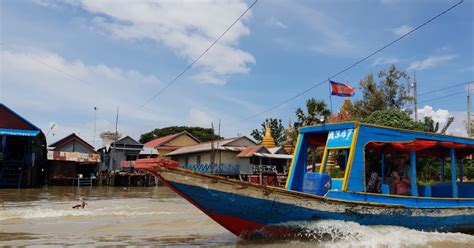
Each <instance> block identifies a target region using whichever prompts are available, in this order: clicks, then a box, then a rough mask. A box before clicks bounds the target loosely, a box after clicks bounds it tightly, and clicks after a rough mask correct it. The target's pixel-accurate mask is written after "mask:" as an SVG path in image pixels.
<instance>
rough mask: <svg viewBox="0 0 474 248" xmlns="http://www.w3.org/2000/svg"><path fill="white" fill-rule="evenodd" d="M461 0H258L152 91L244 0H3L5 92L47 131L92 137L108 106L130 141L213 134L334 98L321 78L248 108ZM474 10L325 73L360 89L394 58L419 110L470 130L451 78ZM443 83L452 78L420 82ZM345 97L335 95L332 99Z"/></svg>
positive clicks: (468, 70)
mask: <svg viewBox="0 0 474 248" xmlns="http://www.w3.org/2000/svg"><path fill="white" fill-rule="evenodd" d="M457 2H458V1H457V0H454V1H452V0H446V1H441V0H434V1H428V0H417V1H409V0H380V1H376V0H373V1H362V0H354V1H342V0H336V1H329V0H328V1H309V0H307V1H303V0H296V1H279V0H271V1H270V0H260V1H258V2H257V3H256V4H255V5H254V7H253V8H252V9H251V10H250V11H249V12H248V13H247V14H246V15H244V16H243V18H242V19H241V20H240V21H238V22H237V23H236V24H235V25H234V26H233V27H232V28H231V29H230V30H229V31H228V32H227V33H226V34H225V35H224V36H223V37H222V39H220V40H219V41H218V42H217V43H216V44H215V46H213V47H212V48H211V49H210V50H209V51H208V52H207V53H206V54H205V55H204V56H203V57H202V58H201V59H200V60H199V61H198V62H197V63H196V64H194V66H193V67H192V68H191V69H190V70H188V71H187V72H186V73H184V74H183V75H182V76H181V77H180V78H179V79H178V80H176V81H175V82H174V83H173V84H172V85H171V86H170V87H169V88H167V89H166V90H165V91H163V92H162V93H161V94H159V95H157V97H156V98H154V99H153V100H152V101H149V100H150V99H151V98H152V97H153V96H155V95H156V94H157V93H158V92H160V91H161V90H162V89H163V88H164V87H166V85H168V83H169V82H170V81H171V80H173V79H174V78H175V77H176V76H177V75H178V74H180V73H181V72H182V71H183V70H184V69H185V68H186V67H187V66H189V65H190V63H191V62H192V61H193V60H194V59H196V58H197V57H198V56H199V55H200V54H201V53H202V52H203V51H204V50H206V48H207V47H209V45H210V44H211V43H212V42H213V41H215V40H216V38H217V37H219V35H221V34H222V33H223V32H224V30H226V29H227V28H228V27H229V26H230V25H231V24H232V23H233V22H234V21H235V20H236V19H237V18H238V17H239V16H240V15H241V14H242V13H243V12H244V11H245V10H246V9H247V8H248V6H250V5H251V4H252V3H253V1H247V0H229V1H220V0H219V1H204V0H199V1H191V0H189V1H141V0H137V1H125V0H104V1H96V0H64V1H52V0H30V1H26V0H19V1H0V6H1V10H0V11H1V17H0V18H1V24H0V28H1V39H0V40H1V44H0V47H1V69H0V79H1V80H0V81H1V82H0V101H1V102H3V103H5V104H6V105H7V106H9V107H10V108H12V109H14V110H15V111H17V112H18V113H19V114H21V115H23V116H24V117H26V118H27V119H28V120H30V121H31V122H32V123H34V124H36V125H37V126H38V127H40V128H41V129H42V130H43V132H44V133H45V134H47V139H48V142H49V143H51V142H54V141H56V140H58V139H60V138H63V137H64V136H66V135H68V134H70V133H72V132H74V133H76V134H78V135H79V136H81V137H82V138H84V139H85V140H87V141H89V142H91V143H92V142H94V145H95V146H96V147H98V146H100V144H101V143H100V141H99V140H100V138H99V134H100V133H101V132H103V131H107V130H109V131H113V130H115V119H116V113H117V109H118V113H119V115H118V116H119V118H118V131H119V133H121V134H122V135H123V136H125V135H130V136H131V137H133V138H135V139H138V138H139V136H140V134H141V133H145V132H149V131H151V130H153V129H155V128H161V127H166V126H172V125H192V126H200V127H210V126H211V122H213V123H214V126H215V127H217V125H218V124H217V123H218V122H219V120H221V135H222V136H225V137H232V136H236V135H249V134H250V132H251V130H252V129H254V128H259V127H260V123H262V122H263V120H265V118H280V119H282V120H283V123H284V124H285V125H286V124H287V123H288V122H289V120H290V119H291V120H292V121H295V120H296V117H295V114H294V112H295V109H296V108H298V107H303V106H304V104H305V101H306V99H308V98H311V97H314V98H316V99H321V100H325V101H326V102H327V103H328V104H329V86H328V84H327V83H324V84H322V85H321V86H319V87H316V88H314V89H313V90H311V91H309V92H307V93H305V94H303V95H301V96H299V97H296V98H295V99H293V100H291V101H289V102H287V103H285V104H282V105H281V106H279V107H277V108H274V109H273V110H271V111H268V112H266V113H264V114H260V115H257V114H258V113H261V112H262V111H265V110H267V109H269V108H272V107H273V106H275V105H278V104H280V103H281V102H283V101H285V100H286V99H288V98H291V97H293V96H295V95H296V94H298V93H300V92H301V91H303V90H305V89H307V88H310V87H312V86H314V85H316V84H318V83H319V82H322V81H324V80H326V79H328V78H329V77H330V76H331V75H334V74H335V73H337V72H338V71H340V70H341V69H344V68H345V67H347V66H349V65H351V64H353V63H354V62H356V61H357V60H359V59H361V58H363V57H365V56H367V55H369V54H370V53H372V52H373V51H375V50H377V49H379V48H380V47H382V46H384V45H385V44H387V43H389V42H391V41H393V40H394V39H396V38H397V37H400V36H401V35H403V34H405V33H407V32H409V31H410V30H411V29H413V28H414V27H416V26H418V25H420V24H421V23H423V22H425V21H426V20H428V19H430V18H432V17H433V16H436V15H437V14H439V13H441V12H442V11H444V10H446V9H447V8H449V7H450V6H452V5H454V4H455V3H457ZM473 16H474V1H471V0H468V1H464V2H463V3H462V4H460V5H459V6H457V7H456V8H454V9H453V10H451V11H449V12H447V13H446V14H444V15H442V16H441V17H439V18H438V19H436V20H434V21H433V22H431V23H430V24H428V25H426V26H424V27H423V28H421V29H419V30H417V31H416V32H415V33H413V34H411V35H409V36H407V37H406V38H404V39H402V40H401V41H399V42H397V43H395V44H394V45H392V46H390V47H388V48H387V49H385V50H383V51H382V52H380V53H378V54H376V55H375V56H373V57H371V58H369V59H368V60H366V61H364V62H363V63H361V64H359V65H357V66H356V67H354V68H352V69H351V70H348V71H347V72H345V73H343V74H341V75H339V76H337V77H334V78H331V80H334V81H338V82H343V83H348V84H349V85H351V86H354V87H356V94H355V96H354V98H353V100H357V99H360V98H361V93H360V91H358V89H357V86H358V83H359V81H360V80H361V79H363V78H364V77H365V76H367V75H368V74H370V73H373V74H375V75H377V74H378V72H379V71H380V70H383V69H387V68H388V67H389V65H390V64H395V65H396V66H397V68H399V69H401V70H405V71H406V72H407V73H409V74H410V75H411V76H412V77H413V71H414V70H416V81H417V85H418V93H419V98H418V102H419V105H418V106H419V107H418V113H419V116H420V118H423V117H424V116H432V117H433V119H434V120H435V121H440V122H444V121H445V120H446V118H447V117H448V116H454V117H455V122H454V123H453V125H452V126H451V128H450V129H449V130H448V133H450V134H453V135H459V136H465V135H466V131H465V129H464V123H465V120H466V111H467V103H466V85H459V84H461V83H467V82H469V81H472V80H474V59H473V58H474V49H473V46H474V45H473V44H474V31H473V30H474V28H473V26H474V24H473V23H474V20H473ZM452 85H459V86H456V87H452V88H449V89H446V90H441V91H436V92H432V93H428V94H424V93H426V92H430V91H433V90H437V89H441V88H445V87H449V86H452ZM473 88H474V84H473ZM448 95H452V96H451V97H446V96H448ZM343 100H344V99H343V98H340V97H333V98H332V102H333V109H334V110H337V109H338V108H339V107H340V106H341V104H342V102H343ZM148 102H149V103H148ZM145 103H147V104H145ZM144 104H145V105H144ZM143 105H144V106H143ZM94 107H96V108H97V110H96V111H94ZM250 117H252V118H250ZM53 124H54V127H53V129H51V126H52V125H53ZM94 130H96V132H95V136H94Z"/></svg>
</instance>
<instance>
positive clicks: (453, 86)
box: [418, 81, 472, 96]
mask: <svg viewBox="0 0 474 248" xmlns="http://www.w3.org/2000/svg"><path fill="white" fill-rule="evenodd" d="M470 82H472V81H469V82H464V83H460V84H455V85H451V86H448V87H444V88H440V89H437V90H431V91H428V92H423V93H421V94H418V96H422V95H426V94H430V93H434V92H438V91H442V90H447V89H452V88H456V87H459V86H462V85H466V84H468V83H470Z"/></svg>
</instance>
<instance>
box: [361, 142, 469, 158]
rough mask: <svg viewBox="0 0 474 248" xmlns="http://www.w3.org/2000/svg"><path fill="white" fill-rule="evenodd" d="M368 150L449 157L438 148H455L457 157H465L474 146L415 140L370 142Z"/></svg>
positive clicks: (393, 153) (392, 153) (367, 146)
mask: <svg viewBox="0 0 474 248" xmlns="http://www.w3.org/2000/svg"><path fill="white" fill-rule="evenodd" d="M366 148H368V149H371V150H375V151H378V152H381V151H382V149H383V151H384V152H385V153H386V154H391V155H395V154H399V153H409V152H411V151H417V153H418V154H419V155H429V156H433V157H441V156H442V155H443V156H444V157H449V152H443V153H442V152H441V150H440V149H436V148H454V149H456V150H457V151H456V155H457V157H465V156H468V155H470V154H472V153H473V152H474V150H473V149H474V146H470V145H466V144H459V143H453V142H438V141H433V140H413V141H408V142H386V143H384V142H370V143H367V145H366Z"/></svg>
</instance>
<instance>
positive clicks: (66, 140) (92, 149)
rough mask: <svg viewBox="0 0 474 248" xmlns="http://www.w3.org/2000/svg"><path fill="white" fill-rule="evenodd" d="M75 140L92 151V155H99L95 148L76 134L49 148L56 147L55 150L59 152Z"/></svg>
mask: <svg viewBox="0 0 474 248" xmlns="http://www.w3.org/2000/svg"><path fill="white" fill-rule="evenodd" d="M73 140H77V141H78V142H79V143H81V144H83V145H84V146H85V147H87V148H89V150H90V151H91V153H97V152H96V151H95V148H94V147H93V146H92V145H91V144H89V143H87V142H86V141H85V140H83V139H82V138H81V137H79V136H78V135H77V134H75V133H72V134H70V135H68V136H66V137H64V138H62V139H60V140H58V141H56V142H54V143H53V144H51V145H49V147H54V149H53V150H58V149H59V148H61V147H62V146H64V145H67V144H69V143H70V142H72V141H73Z"/></svg>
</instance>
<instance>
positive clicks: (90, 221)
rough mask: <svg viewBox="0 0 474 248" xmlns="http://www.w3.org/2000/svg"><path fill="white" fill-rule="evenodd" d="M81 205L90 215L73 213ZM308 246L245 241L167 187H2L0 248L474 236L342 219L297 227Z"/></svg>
mask: <svg viewBox="0 0 474 248" xmlns="http://www.w3.org/2000/svg"><path fill="white" fill-rule="evenodd" d="M81 199H83V200H85V201H86V202H87V204H88V205H87V206H86V207H85V208H84V209H82V208H81V209H73V208H72V206H74V205H77V204H80V203H81ZM298 225H300V226H301V227H303V228H302V230H304V232H305V233H304V234H302V235H303V236H305V237H309V238H307V239H305V240H274V239H270V240H268V239H267V240H258V241H246V240H241V239H239V238H238V237H235V236H234V235H233V234H231V233H229V232H228V231H227V230H226V229H224V228H222V227H221V226H219V225H218V224H216V223H215V222H214V221H212V220H211V219H209V218H208V217H207V216H206V215H204V214H202V213H201V212H200V211H199V210H198V209H196V208H195V207H194V206H192V205H191V204H189V203H188V202H186V201H185V200H184V199H182V198H180V197H179V196H177V195H176V194H175V193H173V192H172V191H170V190H168V189H167V188H165V187H152V188H122V187H93V188H89V187H85V188H80V189H78V188H76V187H49V188H42V189H19V190H18V189H0V246H25V247H38V246H40V247H42V246H53V247H62V246H73V247H92V246H107V247H111V246H112V247H123V246H148V247H160V246H166V247H213V246H214V247H216V246H219V247H220V246H224V247H288V246H293V247H315V246H316V247H318V246H320V247H348V246H349V247H426V246H429V247H474V236H471V235H467V234H461V233H436V232H420V231H415V230H410V229H406V228H400V227H393V226H372V227H367V226H361V225H358V224H357V223H351V222H341V221H319V222H301V223H298Z"/></svg>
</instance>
